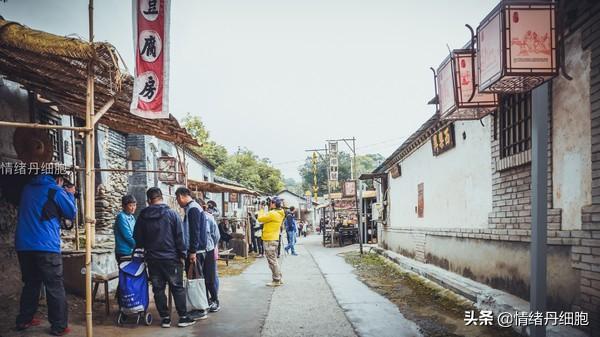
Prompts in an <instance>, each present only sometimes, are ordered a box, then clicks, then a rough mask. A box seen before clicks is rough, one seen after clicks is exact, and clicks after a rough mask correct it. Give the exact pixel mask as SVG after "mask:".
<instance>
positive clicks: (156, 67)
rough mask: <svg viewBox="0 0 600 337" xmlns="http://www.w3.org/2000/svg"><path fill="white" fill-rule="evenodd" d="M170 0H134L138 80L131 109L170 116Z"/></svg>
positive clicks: (146, 115)
mask: <svg viewBox="0 0 600 337" xmlns="http://www.w3.org/2000/svg"><path fill="white" fill-rule="evenodd" d="M170 3H171V1H170V0H133V35H134V50H135V53H136V57H135V82H134V85H133V97H132V100H131V113H132V114H134V115H137V116H140V117H144V118H169V95H168V93H169V24H170V20H169V16H170V14H171V13H170V11H171V7H170Z"/></svg>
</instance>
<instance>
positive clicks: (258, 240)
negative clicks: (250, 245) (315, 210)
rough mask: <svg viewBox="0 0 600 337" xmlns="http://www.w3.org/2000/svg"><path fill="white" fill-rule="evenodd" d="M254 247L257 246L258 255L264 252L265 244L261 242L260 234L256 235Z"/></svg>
mask: <svg viewBox="0 0 600 337" xmlns="http://www.w3.org/2000/svg"><path fill="white" fill-rule="evenodd" d="M256 247H257V248H258V253H259V254H260V255H263V254H264V253H265V245H264V244H263V240H262V238H261V237H260V236H257V237H256Z"/></svg>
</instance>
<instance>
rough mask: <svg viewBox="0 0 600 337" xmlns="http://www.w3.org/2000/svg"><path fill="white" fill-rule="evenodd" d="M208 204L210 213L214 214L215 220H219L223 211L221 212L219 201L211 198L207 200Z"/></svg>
mask: <svg viewBox="0 0 600 337" xmlns="http://www.w3.org/2000/svg"><path fill="white" fill-rule="evenodd" d="M206 205H207V206H208V209H209V210H210V214H212V216H214V217H215V220H217V219H218V218H219V217H220V216H221V213H220V212H219V208H218V207H217V203H216V202H214V200H209V201H207V202H206Z"/></svg>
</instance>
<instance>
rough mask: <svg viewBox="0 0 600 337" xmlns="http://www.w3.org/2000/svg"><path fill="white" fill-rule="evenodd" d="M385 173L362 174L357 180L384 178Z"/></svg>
mask: <svg viewBox="0 0 600 337" xmlns="http://www.w3.org/2000/svg"><path fill="white" fill-rule="evenodd" d="M385 177H387V173H363V174H361V175H360V177H358V179H359V180H371V179H376V178H385Z"/></svg>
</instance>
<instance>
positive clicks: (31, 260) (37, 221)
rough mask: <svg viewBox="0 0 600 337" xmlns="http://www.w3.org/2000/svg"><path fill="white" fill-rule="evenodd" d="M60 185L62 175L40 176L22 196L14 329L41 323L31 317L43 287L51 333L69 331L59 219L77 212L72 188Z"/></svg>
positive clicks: (17, 232)
mask: <svg viewBox="0 0 600 337" xmlns="http://www.w3.org/2000/svg"><path fill="white" fill-rule="evenodd" d="M63 183H64V178H63V177H61V176H54V177H53V176H51V175H47V174H41V175H38V176H36V177H34V178H33V179H32V180H31V181H30V182H29V183H28V184H27V185H26V186H25V188H24V189H23V192H22V195H21V202H20V205H19V215H18V222H17V229H16V233H15V248H16V250H17V257H18V258H19V266H20V267H21V279H22V280H23V290H22V292H21V301H20V306H19V315H18V316H17V322H16V324H17V330H25V329H27V328H29V327H31V326H36V325H39V324H40V323H41V322H40V321H39V320H37V319H35V318H34V317H33V316H34V315H35V313H36V312H37V309H38V302H39V299H40V289H41V287H42V284H44V287H45V288H46V301H47V304H48V321H49V322H50V333H51V334H52V335H55V336H63V335H66V334H67V333H69V332H70V329H69V327H68V306H67V297H66V294H65V287H64V282H63V261H62V255H61V250H60V243H61V241H60V220H61V218H65V219H70V220H74V219H75V215H76V214H77V210H76V208H75V197H74V194H75V193H76V192H75V187H74V186H72V185H71V186H70V187H63Z"/></svg>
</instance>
